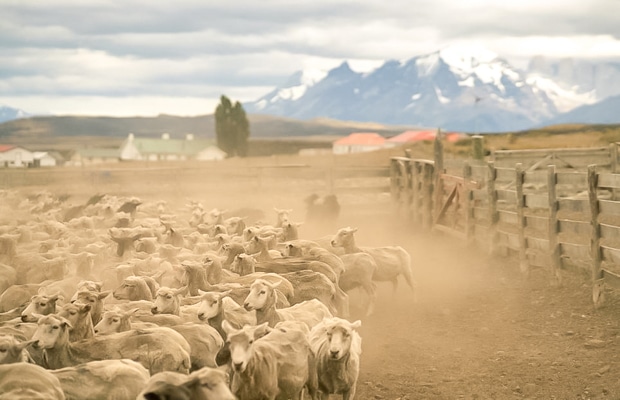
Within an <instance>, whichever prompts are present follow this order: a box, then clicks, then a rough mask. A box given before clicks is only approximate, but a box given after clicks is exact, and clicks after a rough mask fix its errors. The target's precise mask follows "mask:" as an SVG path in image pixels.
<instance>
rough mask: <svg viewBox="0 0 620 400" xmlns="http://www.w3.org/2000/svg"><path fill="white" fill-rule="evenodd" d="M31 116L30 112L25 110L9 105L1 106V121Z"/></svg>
mask: <svg viewBox="0 0 620 400" xmlns="http://www.w3.org/2000/svg"><path fill="white" fill-rule="evenodd" d="M30 116H31V115H30V114H28V113H27V112H25V111H23V110H19V109H17V108H12V107H8V106H0V123H2V122H6V121H11V120H13V119H19V118H26V117H30Z"/></svg>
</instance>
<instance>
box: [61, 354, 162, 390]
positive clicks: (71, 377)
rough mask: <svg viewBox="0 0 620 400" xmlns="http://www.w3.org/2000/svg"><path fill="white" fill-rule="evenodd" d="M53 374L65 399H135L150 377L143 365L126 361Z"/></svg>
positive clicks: (62, 370)
mask: <svg viewBox="0 0 620 400" xmlns="http://www.w3.org/2000/svg"><path fill="white" fill-rule="evenodd" d="M52 374H53V375H54V376H55V377H56V378H58V380H59V382H60V386H61V387H62V390H63V392H64V393H65V396H66V398H67V400H70V399H74V400H79V399H83V398H85V397H86V396H85V395H87V397H88V399H89V400H107V399H135V398H136V396H137V395H138V394H139V393H140V391H141V390H142V388H143V387H144V385H146V383H147V382H148V380H149V378H150V375H149V371H148V370H147V369H146V368H144V366H142V364H140V363H138V362H135V361H132V360H128V359H121V360H100V361H90V362H87V363H84V364H79V365H76V366H75V367H66V368H61V369H57V370H53V371H52Z"/></svg>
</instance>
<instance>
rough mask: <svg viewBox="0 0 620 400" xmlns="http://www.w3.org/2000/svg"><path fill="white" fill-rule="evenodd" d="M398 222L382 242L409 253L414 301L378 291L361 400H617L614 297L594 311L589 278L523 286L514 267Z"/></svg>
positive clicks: (544, 277) (539, 280)
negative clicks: (558, 284) (415, 288)
mask: <svg viewBox="0 0 620 400" xmlns="http://www.w3.org/2000/svg"><path fill="white" fill-rule="evenodd" d="M387 220H388V219H387V218H386V219H384V221H387ZM398 221H399V220H398V219H393V224H392V227H391V228H389V229H385V231H384V234H385V237H384V241H386V242H387V241H390V240H391V241H392V244H399V245H402V246H403V247H405V248H406V249H407V250H408V251H409V252H410V254H411V256H412V260H413V264H414V268H415V273H416V276H417V280H418V283H419V286H420V290H419V295H418V301H417V303H414V299H413V296H412V294H411V292H410V291H409V289H408V287H406V286H405V285H404V282H402V283H403V284H401V286H399V288H398V290H397V292H396V293H395V294H394V292H393V291H392V288H391V286H390V285H382V286H381V293H380V301H379V305H378V307H377V310H376V313H375V314H374V315H372V316H370V317H368V318H363V319H362V321H363V326H362V329H361V335H362V337H363V341H364V342H363V356H362V369H361V376H360V379H359V383H358V391H357V397H358V398H359V399H524V398H529V399H601V398H609V399H620V381H619V378H618V368H619V366H620V364H619V359H618V357H619V354H618V349H619V347H618V346H619V345H620V337H619V334H620V320H619V318H618V317H619V316H620V312H619V311H620V303H619V302H618V301H617V299H616V297H615V296H614V293H607V299H608V301H607V303H606V305H605V306H604V307H603V308H601V309H599V310H595V309H594V308H593V306H592V305H591V301H590V296H591V295H590V293H591V291H590V285H589V284H588V280H587V278H586V277H583V276H577V275H576V274H574V273H573V274H570V273H567V274H565V276H564V282H563V285H562V287H552V286H551V285H550V284H549V276H548V274H547V272H546V271H543V270H533V272H532V274H531V276H530V278H529V279H527V280H524V279H523V278H522V277H521V275H520V273H519V272H518V271H519V269H518V266H517V264H516V263H515V262H514V260H510V259H507V258H489V257H487V256H485V253H484V252H482V251H481V250H479V249H467V248H465V247H464V244H463V243H462V242H459V241H455V240H452V239H450V238H448V237H446V236H442V235H441V234H432V235H430V234H421V233H415V232H411V228H410V227H407V226H406V224H404V223H403V222H402V221H400V222H398ZM394 227H396V228H394ZM384 228H386V227H384ZM377 229H381V228H379V226H377ZM367 239H368V240H366V241H365V243H363V242H361V241H360V240H358V244H369V245H370V244H372V240H371V238H370V237H368V238H367Z"/></svg>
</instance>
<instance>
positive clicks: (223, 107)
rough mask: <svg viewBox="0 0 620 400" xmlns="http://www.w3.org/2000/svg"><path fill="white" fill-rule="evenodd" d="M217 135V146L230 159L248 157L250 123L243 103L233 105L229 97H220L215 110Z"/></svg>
mask: <svg viewBox="0 0 620 400" xmlns="http://www.w3.org/2000/svg"><path fill="white" fill-rule="evenodd" d="M215 135H216V139H217V146H218V147H219V148H220V149H222V150H223V151H225V152H226V153H227V154H228V156H229V157H234V156H240V157H245V156H247V154H248V138H249V137H250V122H249V121H248V118H247V115H246V113H245V110H244V109H243V106H242V105H241V103H239V102H238V101H237V102H235V104H234V105H233V104H232V102H231V101H230V99H229V98H228V97H226V96H224V95H222V96H221V97H220V104H218V106H217V108H216V109H215Z"/></svg>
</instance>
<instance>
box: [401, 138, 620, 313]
mask: <svg viewBox="0 0 620 400" xmlns="http://www.w3.org/2000/svg"><path fill="white" fill-rule="evenodd" d="M616 148H617V147H616V144H613V145H611V146H610V147H608V148H596V149H579V151H577V149H569V150H566V151H563V152H562V151H559V150H548V151H541V150H534V151H531V152H528V151H520V152H519V153H518V154H521V155H522V156H523V160H524V161H525V163H521V162H516V163H515V164H514V165H512V166H509V165H508V162H507V161H506V160H508V159H509V160H511V161H519V158H518V157H516V154H517V152H510V153H508V156H509V157H505V158H502V156H503V155H506V153H503V154H497V153H496V154H494V155H493V156H492V157H490V161H480V160H468V161H466V162H460V163H452V164H451V165H450V166H448V167H446V166H444V160H443V157H439V158H438V157H437V156H436V157H435V158H436V159H435V160H433V161H430V160H419V159H412V158H409V157H394V158H392V159H391V163H392V168H391V183H392V190H391V192H392V198H393V199H394V201H395V202H396V204H397V206H398V210H399V212H401V213H402V214H403V215H404V216H406V217H407V218H409V219H410V221H411V222H412V224H414V225H416V226H418V227H420V228H422V229H427V230H437V231H441V232H444V233H447V234H450V235H452V236H455V237H458V238H460V239H462V240H465V241H467V242H469V243H472V244H474V243H475V244H476V245H478V246H480V247H481V248H483V249H486V250H487V251H488V252H489V253H490V254H498V255H506V256H515V257H518V260H519V265H520V268H521V271H522V272H523V274H524V275H526V276H527V275H528V274H529V272H530V270H531V268H535V267H541V268H544V269H546V270H548V272H549V277H550V280H551V282H552V283H553V284H561V282H562V275H563V274H564V273H565V271H567V270H573V271H581V272H585V273H587V274H589V275H590V276H591V279H592V283H593V291H592V295H593V301H594V304H595V305H596V306H599V305H600V304H601V303H602V302H603V294H604V290H603V288H604V287H605V285H608V286H609V287H613V288H620V201H617V197H618V196H617V193H620V174H615V173H613V172H612V171H615V166H616V161H617V150H616ZM603 149H605V151H606V153H605V152H604V151H603ZM436 154H437V153H436ZM550 154H551V155H552V156H550ZM558 154H561V157H559V156H558ZM536 157H537V158H536ZM559 159H561V162H557V164H558V165H553V164H549V162H552V161H554V160H556V161H557V160H559ZM437 160H439V164H441V165H442V167H441V168H440V169H438V168H437V164H438V162H437ZM541 160H543V161H542V162H541ZM592 160H598V161H599V162H600V163H601V164H600V165H599V164H589V165H587V166H586V167H583V163H584V162H590V161H592ZM497 164H500V165H501V166H498V165H497ZM459 170H460V173H458V171H459Z"/></svg>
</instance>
